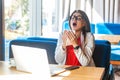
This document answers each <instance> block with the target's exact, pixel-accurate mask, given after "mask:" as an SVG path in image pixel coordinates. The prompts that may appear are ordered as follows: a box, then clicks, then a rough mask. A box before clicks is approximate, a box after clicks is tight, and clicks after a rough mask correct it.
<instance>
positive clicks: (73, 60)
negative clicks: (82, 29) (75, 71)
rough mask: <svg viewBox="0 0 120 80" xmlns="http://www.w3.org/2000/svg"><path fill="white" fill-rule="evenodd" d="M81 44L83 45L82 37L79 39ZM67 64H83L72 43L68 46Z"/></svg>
mask: <svg viewBox="0 0 120 80" xmlns="http://www.w3.org/2000/svg"><path fill="white" fill-rule="evenodd" d="M77 41H78V44H79V46H81V39H80V38H78V39H77ZM66 54H67V56H66V63H65V64H66V65H73V66H81V64H80V62H79V61H78V59H77V57H76V55H75V53H74V47H73V46H72V45H69V46H66Z"/></svg>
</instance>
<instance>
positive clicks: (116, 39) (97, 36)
mask: <svg viewBox="0 0 120 80" xmlns="http://www.w3.org/2000/svg"><path fill="white" fill-rule="evenodd" d="M94 36H95V39H99V40H108V41H109V42H110V43H111V44H118V43H119V41H120V35H107V34H94Z"/></svg>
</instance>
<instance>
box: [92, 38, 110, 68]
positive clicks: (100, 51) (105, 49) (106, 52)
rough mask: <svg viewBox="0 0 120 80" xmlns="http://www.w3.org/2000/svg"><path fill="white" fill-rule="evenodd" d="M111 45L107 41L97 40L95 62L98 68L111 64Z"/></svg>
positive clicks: (94, 54) (94, 53)
mask: <svg viewBox="0 0 120 80" xmlns="http://www.w3.org/2000/svg"><path fill="white" fill-rule="evenodd" d="M110 53H111V45H110V42H109V41H107V40H95V49H94V52H93V60H94V62H95V65H96V66H97V67H106V68H107V67H108V66H109V62H110Z"/></svg>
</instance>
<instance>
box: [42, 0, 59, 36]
mask: <svg viewBox="0 0 120 80" xmlns="http://www.w3.org/2000/svg"><path fill="white" fill-rule="evenodd" d="M57 2H58V0H42V36H46V37H50V36H51V37H55V36H57V35H56V33H57V32H58V23H57V20H58V17H57V15H58V14H57V9H58V6H57V5H58V4H56V3H57ZM46 5H47V6H46Z"/></svg>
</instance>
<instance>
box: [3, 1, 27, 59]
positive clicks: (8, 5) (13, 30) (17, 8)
mask: <svg viewBox="0 0 120 80" xmlns="http://www.w3.org/2000/svg"><path fill="white" fill-rule="evenodd" d="M28 2H29V0H4V11H5V13H4V15H5V18H4V20H5V60H8V57H9V41H10V40H13V39H16V38H21V37H23V36H28V35H29V9H28V5H29V3H28Z"/></svg>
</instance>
